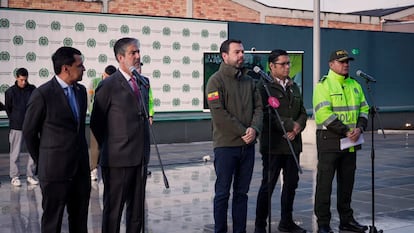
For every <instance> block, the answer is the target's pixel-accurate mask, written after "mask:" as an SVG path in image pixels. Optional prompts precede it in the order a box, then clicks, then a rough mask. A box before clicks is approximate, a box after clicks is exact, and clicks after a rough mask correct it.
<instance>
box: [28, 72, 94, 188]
mask: <svg viewBox="0 0 414 233" xmlns="http://www.w3.org/2000/svg"><path fill="white" fill-rule="evenodd" d="M74 92H75V95H76V98H77V101H78V106H79V114H80V118H79V119H80V122H79V124H78V123H77V121H76V119H75V117H74V116H73V114H72V110H71V108H70V105H69V102H68V100H67V97H66V95H65V93H64V91H63V89H62V87H61V86H60V85H59V83H58V82H57V80H56V78H55V77H53V78H52V79H51V80H50V81H48V82H46V83H45V84H43V85H42V86H40V87H39V88H37V89H35V90H34V91H33V93H32V95H31V97H30V100H29V102H28V105H27V111H26V116H25V120H24V123H23V135H24V139H25V140H26V145H27V149H28V151H29V152H30V155H31V157H32V158H33V160H34V161H35V162H36V163H37V169H38V176H39V179H40V180H43V181H62V180H68V179H71V178H72V177H73V176H74V175H75V174H76V173H77V172H81V174H83V173H85V174H86V175H88V174H89V156H88V146H87V142H86V137H85V117H86V107H87V100H86V89H85V87H84V86H82V85H80V84H76V85H74Z"/></svg>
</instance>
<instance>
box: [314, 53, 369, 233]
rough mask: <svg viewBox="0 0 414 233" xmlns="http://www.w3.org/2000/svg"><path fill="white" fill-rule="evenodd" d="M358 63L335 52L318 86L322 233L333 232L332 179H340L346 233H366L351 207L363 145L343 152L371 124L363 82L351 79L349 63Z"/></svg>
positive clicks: (342, 225)
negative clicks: (345, 141) (343, 142)
mask: <svg viewBox="0 0 414 233" xmlns="http://www.w3.org/2000/svg"><path fill="white" fill-rule="evenodd" d="M352 60H354V58H352V57H350V56H349V55H348V53H347V51H345V50H337V51H334V52H332V54H331V56H330V59H329V68H330V69H329V72H328V75H326V76H324V77H323V78H322V79H321V80H320V81H319V83H318V84H317V85H316V87H315V90H314V93H313V108H314V113H315V121H316V126H317V130H316V143H317V150H318V169H317V180H316V193H315V209H314V211H315V215H316V217H317V223H318V233H333V231H332V229H331V227H330V225H329V224H330V220H331V212H330V204H331V202H330V200H331V191H332V180H333V178H334V176H335V173H336V177H337V190H338V191H337V209H338V213H339V217H340V225H339V229H340V230H342V231H351V232H365V231H366V230H367V229H368V227H367V226H364V225H361V224H359V223H358V222H357V221H356V220H355V219H354V217H353V210H352V208H351V199H352V190H353V186H354V177H355V169H356V150H358V149H360V148H361V145H357V146H352V147H349V148H346V149H343V150H341V149H340V139H341V138H348V139H349V140H350V141H351V142H357V141H358V139H359V137H360V136H361V135H362V133H363V131H364V130H365V128H366V126H367V122H368V110H369V106H368V104H367V102H366V100H365V96H364V93H363V91H362V88H361V86H360V85H359V83H358V82H357V81H356V80H354V79H353V78H351V77H350V76H349V74H348V73H349V61H352Z"/></svg>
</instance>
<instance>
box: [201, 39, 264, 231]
mask: <svg viewBox="0 0 414 233" xmlns="http://www.w3.org/2000/svg"><path fill="white" fill-rule="evenodd" d="M220 54H221V57H222V58H223V62H222V63H221V65H220V68H219V70H218V71H217V72H216V73H214V74H213V75H212V76H211V77H210V79H209V81H208V83H207V88H206V93H207V99H208V106H209V107H210V112H211V117H212V123H213V146H214V168H215V171H216V176H217V179H216V183H215V196H214V222H215V226H214V232H215V233H224V232H227V209H228V201H229V197H230V188H231V185H232V182H233V195H232V196H233V202H232V215H233V232H237V233H243V232H246V218H247V199H248V197H247V192H248V191H249V186H250V181H251V178H252V173H253V166H254V159H255V158H254V155H255V146H254V145H255V143H256V138H257V136H258V135H259V133H260V130H261V128H262V118H263V112H262V108H263V106H262V101H261V97H260V93H259V90H258V89H257V88H256V84H255V81H254V80H253V79H252V78H251V77H250V76H248V75H247V74H246V73H247V72H246V70H245V69H243V63H244V48H243V45H242V42H241V41H240V40H233V39H229V40H226V41H224V42H223V43H222V44H221V46H220ZM233 178H234V181H233Z"/></svg>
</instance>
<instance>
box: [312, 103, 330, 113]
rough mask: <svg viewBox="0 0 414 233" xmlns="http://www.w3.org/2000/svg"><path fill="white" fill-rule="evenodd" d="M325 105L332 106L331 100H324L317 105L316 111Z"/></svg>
mask: <svg viewBox="0 0 414 233" xmlns="http://www.w3.org/2000/svg"><path fill="white" fill-rule="evenodd" d="M325 106H331V102H329V101H323V102H321V103H319V104H318V105H316V106H315V112H317V111H318V110H319V109H320V108H323V107H325Z"/></svg>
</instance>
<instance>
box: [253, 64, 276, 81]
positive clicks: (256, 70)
mask: <svg viewBox="0 0 414 233" xmlns="http://www.w3.org/2000/svg"><path fill="white" fill-rule="evenodd" d="M253 71H254V72H255V73H256V74H258V75H260V77H262V78H264V79H266V80H267V81H269V82H271V83H273V79H272V78H271V77H270V76H269V75H268V74H266V73H265V72H263V70H261V69H260V68H259V67H258V66H255V67H254V68H253Z"/></svg>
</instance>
